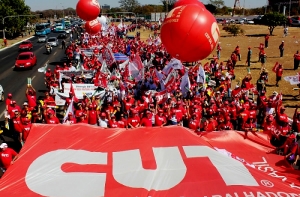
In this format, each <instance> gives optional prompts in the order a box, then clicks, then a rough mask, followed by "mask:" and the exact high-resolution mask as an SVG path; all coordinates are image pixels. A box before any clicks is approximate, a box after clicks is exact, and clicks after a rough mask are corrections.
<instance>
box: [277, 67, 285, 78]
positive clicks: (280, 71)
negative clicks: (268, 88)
mask: <svg viewBox="0 0 300 197" xmlns="http://www.w3.org/2000/svg"><path fill="white" fill-rule="evenodd" d="M282 74H283V69H282V68H278V69H277V71H276V76H277V77H282Z"/></svg>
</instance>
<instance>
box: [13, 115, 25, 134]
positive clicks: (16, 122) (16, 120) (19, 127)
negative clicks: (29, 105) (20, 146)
mask: <svg viewBox="0 0 300 197" xmlns="http://www.w3.org/2000/svg"><path fill="white" fill-rule="evenodd" d="M13 123H14V129H15V130H16V131H17V132H19V133H22V131H23V125H22V123H21V118H20V117H17V118H14V119H13Z"/></svg>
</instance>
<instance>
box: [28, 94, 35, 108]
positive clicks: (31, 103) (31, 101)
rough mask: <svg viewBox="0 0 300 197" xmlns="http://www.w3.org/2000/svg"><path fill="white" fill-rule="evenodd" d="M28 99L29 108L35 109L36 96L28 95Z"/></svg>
mask: <svg viewBox="0 0 300 197" xmlns="http://www.w3.org/2000/svg"><path fill="white" fill-rule="evenodd" d="M26 98H27V100H28V106H29V107H35V106H36V95H35V94H34V95H29V94H26Z"/></svg>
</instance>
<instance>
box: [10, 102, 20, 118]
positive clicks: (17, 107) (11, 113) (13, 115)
mask: <svg viewBox="0 0 300 197" xmlns="http://www.w3.org/2000/svg"><path fill="white" fill-rule="evenodd" d="M15 111H18V112H21V108H20V106H18V105H16V106H15V107H12V106H9V107H8V113H9V116H10V119H12V118H14V117H15Z"/></svg>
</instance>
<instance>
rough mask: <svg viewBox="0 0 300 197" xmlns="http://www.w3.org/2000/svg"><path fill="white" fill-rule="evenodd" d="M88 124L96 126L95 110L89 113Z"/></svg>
mask: <svg viewBox="0 0 300 197" xmlns="http://www.w3.org/2000/svg"><path fill="white" fill-rule="evenodd" d="M89 124H91V125H95V124H97V111H95V110H90V111H89Z"/></svg>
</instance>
